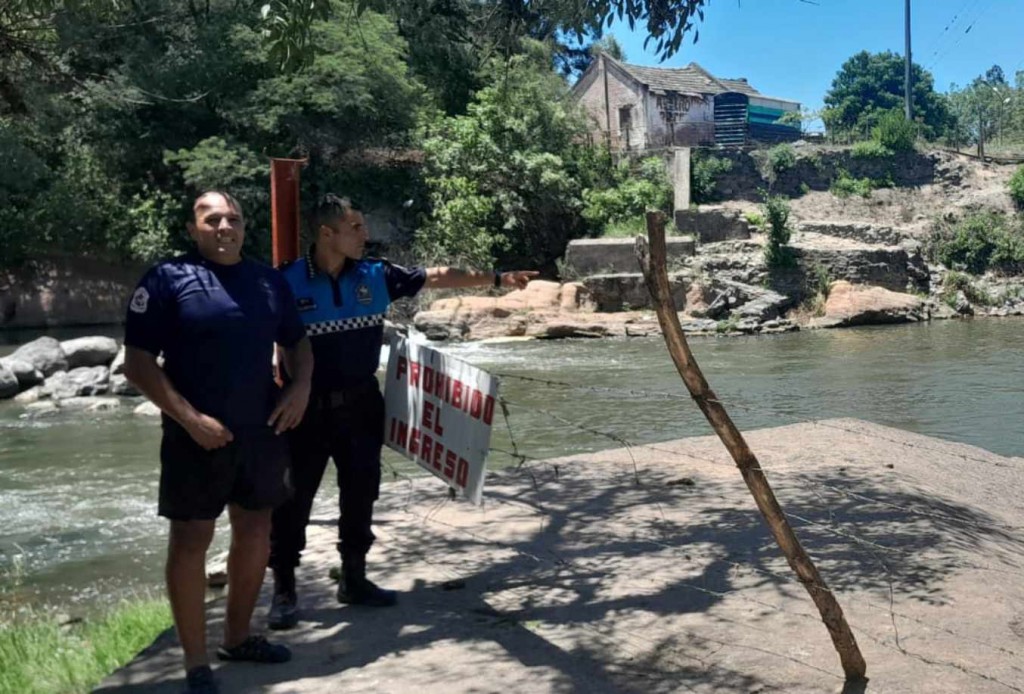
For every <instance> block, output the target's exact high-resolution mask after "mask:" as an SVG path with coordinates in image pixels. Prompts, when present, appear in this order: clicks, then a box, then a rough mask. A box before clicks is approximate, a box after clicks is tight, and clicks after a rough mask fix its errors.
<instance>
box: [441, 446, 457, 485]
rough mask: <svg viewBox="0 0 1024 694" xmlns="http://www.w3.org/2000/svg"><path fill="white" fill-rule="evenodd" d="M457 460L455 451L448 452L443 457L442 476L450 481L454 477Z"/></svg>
mask: <svg viewBox="0 0 1024 694" xmlns="http://www.w3.org/2000/svg"><path fill="white" fill-rule="evenodd" d="M456 458H458V456H457V455H455V451H451V450H450V451H448V453H447V454H446V455H445V457H444V476H445V477H447V478H448V479H451V478H452V477H454V476H455V460H456Z"/></svg>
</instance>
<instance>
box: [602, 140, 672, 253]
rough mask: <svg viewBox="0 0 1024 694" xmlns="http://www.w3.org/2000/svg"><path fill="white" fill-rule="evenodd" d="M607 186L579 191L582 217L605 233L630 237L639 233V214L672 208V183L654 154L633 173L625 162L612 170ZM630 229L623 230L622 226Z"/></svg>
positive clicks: (641, 227)
mask: <svg viewBox="0 0 1024 694" xmlns="http://www.w3.org/2000/svg"><path fill="white" fill-rule="evenodd" d="M613 184H614V185H612V186H611V187H608V188H603V189H587V190H585V191H583V205H584V206H583V218H584V219H585V220H586V221H587V224H588V225H590V226H591V228H593V229H600V230H601V231H602V232H603V234H604V235H605V236H609V235H612V236H631V235H632V234H633V231H635V230H636V229H637V226H636V225H637V221H636V220H640V224H639V233H642V232H643V227H644V224H643V215H644V213H645V212H646V211H647V210H648V209H652V208H653V209H658V210H661V211H663V212H665V213H669V212H671V211H672V182H671V181H670V180H669V178H668V172H667V171H666V170H665V163H664V162H663V161H662V160H661V159H659V158H658V157H649V158H647V159H644V160H643V161H641V162H640V164H639V166H637V167H636V172H635V173H634V172H633V171H632V170H631V169H630V167H629V165H628V164H627V163H623V164H620V165H619V167H618V168H617V169H616V170H615V173H614V176H613ZM627 228H628V229H630V230H631V231H629V233H626V231H625V230H626V229H627Z"/></svg>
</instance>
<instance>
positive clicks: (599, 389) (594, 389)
mask: <svg viewBox="0 0 1024 694" xmlns="http://www.w3.org/2000/svg"><path fill="white" fill-rule="evenodd" d="M495 375H497V376H499V378H502V379H510V380H518V381H526V382H530V383H539V384H543V385H547V386H552V387H558V388H568V389H573V390H580V391H584V392H590V393H605V394H610V395H629V396H632V397H644V396H648V395H649V396H653V397H659V398H666V399H673V400H693V397H692V396H691V395H690V394H689V393H685V394H684V393H670V392H665V391H647V390H636V389H623V388H610V387H607V386H590V385H582V384H579V383H570V382H568V381H558V380H554V379H546V378H537V377H535V376H519V375H516V374H509V373H500V374H495ZM708 402H711V403H715V404H716V405H721V406H722V407H732V408H736V409H739V410H743V411H745V412H752V413H755V414H760V415H766V416H772V417H782V418H792V417H793V415H792V414H791V413H784V412H779V411H778V410H771V409H769V408H766V407H763V406H762V407H755V406H753V405H749V404H745V403H742V402H736V401H730V402H728V403H727V402H725V401H723V400H721V399H718V398H709V399H708ZM802 423H805V424H811V425H814V426H819V427H824V428H828V429H836V430H839V431H843V432H846V433H850V434H856V435H858V436H864V437H869V438H872V439H876V440H881V441H885V442H887V443H895V444H899V445H900V446H904V447H907V448H915V449H918V450H922V451H928V452H929V453H937V454H940V455H945V456H949V457H954V458H959V459H961V460H964V461H965V462H973V463H980V464H983V465H993V466H996V467H1006V463H1003V462H998V461H993V460H990V459H986V458H980V457H977V456H972V455H968V454H966V453H962V452H954V451H950V450H948V449H944V448H937V447H934V446H927V445H922V444H915V443H910V442H909V441H902V440H900V439H895V438H892V437H887V436H884V435H882V434H880V433H879V432H877V431H871V432H866V431H864V430H862V429H856V428H853V427H847V426H843V425H842V424H838V423H837V422H834V421H827V422H826V421H822V420H817V419H807V420H802Z"/></svg>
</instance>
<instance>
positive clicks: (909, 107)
mask: <svg viewBox="0 0 1024 694" xmlns="http://www.w3.org/2000/svg"><path fill="white" fill-rule="evenodd" d="M905 7H906V11H905V13H904V19H905V24H906V27H905V31H906V38H907V51H906V53H907V59H906V65H905V66H904V74H903V103H904V105H905V106H906V114H907V120H908V121H911V120H913V119H914V104H913V97H912V96H911V94H910V0H905Z"/></svg>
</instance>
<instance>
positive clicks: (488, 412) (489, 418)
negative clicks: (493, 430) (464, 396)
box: [484, 395, 494, 426]
mask: <svg viewBox="0 0 1024 694" xmlns="http://www.w3.org/2000/svg"><path fill="white" fill-rule="evenodd" d="M493 421H494V398H492V397H491V396H490V395H488V396H487V400H486V401H484V424H486V425H487V426H490V425H491V422H493Z"/></svg>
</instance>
